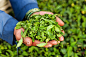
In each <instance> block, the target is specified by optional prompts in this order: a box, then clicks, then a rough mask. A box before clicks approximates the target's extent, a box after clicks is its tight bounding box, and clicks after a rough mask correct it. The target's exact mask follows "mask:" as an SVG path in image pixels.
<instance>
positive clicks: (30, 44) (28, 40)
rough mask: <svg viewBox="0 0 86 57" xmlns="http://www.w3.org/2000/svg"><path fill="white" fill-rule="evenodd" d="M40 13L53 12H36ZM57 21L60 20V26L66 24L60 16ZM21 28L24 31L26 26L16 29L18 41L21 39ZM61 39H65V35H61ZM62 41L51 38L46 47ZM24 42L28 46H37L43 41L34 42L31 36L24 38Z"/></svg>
mask: <svg viewBox="0 0 86 57" xmlns="http://www.w3.org/2000/svg"><path fill="white" fill-rule="evenodd" d="M40 13H41V15H44V14H53V13H52V12H45V11H40V12H36V13H34V14H40ZM56 22H58V24H59V25H60V26H63V25H64V24H63V23H64V22H63V21H62V20H61V19H60V18H58V17H56ZM21 30H22V31H23V32H24V28H20V29H14V35H15V37H16V40H17V41H19V40H20V39H21ZM62 32H63V33H64V31H62ZM59 40H60V41H63V40H64V37H63V36H61V37H59ZM60 41H56V40H51V41H49V42H48V44H47V45H46V46H44V47H52V46H53V45H57V44H59V43H60ZM23 43H24V44H25V45H26V46H37V44H39V43H42V42H40V41H38V40H35V41H34V42H32V39H31V38H30V37H26V38H25V40H24V39H23Z"/></svg>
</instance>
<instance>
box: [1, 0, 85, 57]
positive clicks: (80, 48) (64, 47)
mask: <svg viewBox="0 0 86 57" xmlns="http://www.w3.org/2000/svg"><path fill="white" fill-rule="evenodd" d="M38 5H39V8H40V9H41V10H42V11H50V12H53V13H55V14H58V17H59V18H61V19H62V20H63V21H64V23H65V25H64V26H63V27H62V28H63V29H64V31H65V35H64V37H65V39H64V41H62V42H61V43H60V44H57V45H55V46H53V47H51V48H39V47H35V46H31V47H27V46H25V45H24V44H23V45H22V46H21V49H22V50H23V52H21V50H19V57H25V56H26V57H27V56H29V57H86V44H85V43H86V0H38ZM0 43H1V44H0V56H2V57H6V56H7V57H17V49H16V48H15V47H16V45H13V46H11V45H10V44H8V43H7V42H5V41H2V40H0Z"/></svg>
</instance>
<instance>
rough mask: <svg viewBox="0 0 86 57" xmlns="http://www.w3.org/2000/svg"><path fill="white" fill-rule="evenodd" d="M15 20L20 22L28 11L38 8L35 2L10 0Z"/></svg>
mask: <svg viewBox="0 0 86 57" xmlns="http://www.w3.org/2000/svg"><path fill="white" fill-rule="evenodd" d="M10 2H11V5H12V8H13V11H14V14H15V18H16V19H17V20H18V21H22V20H23V18H24V16H25V14H26V13H27V11H28V10H30V9H33V8H38V5H37V1H36V0H10Z"/></svg>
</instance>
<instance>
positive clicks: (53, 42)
mask: <svg viewBox="0 0 86 57" xmlns="http://www.w3.org/2000/svg"><path fill="white" fill-rule="evenodd" d="M48 43H50V44H52V45H57V44H59V43H60V41H56V40H51V41H49V42H48Z"/></svg>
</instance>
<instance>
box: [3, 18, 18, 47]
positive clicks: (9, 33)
mask: <svg viewBox="0 0 86 57" xmlns="http://www.w3.org/2000/svg"><path fill="white" fill-rule="evenodd" d="M17 22H18V21H17V20H16V19H14V18H10V19H8V20H7V22H6V23H5V25H4V27H3V31H2V39H3V40H5V41H7V42H8V43H9V44H11V45H13V44H14V43H13V42H14V39H13V33H14V28H15V26H16V24H17Z"/></svg>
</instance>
